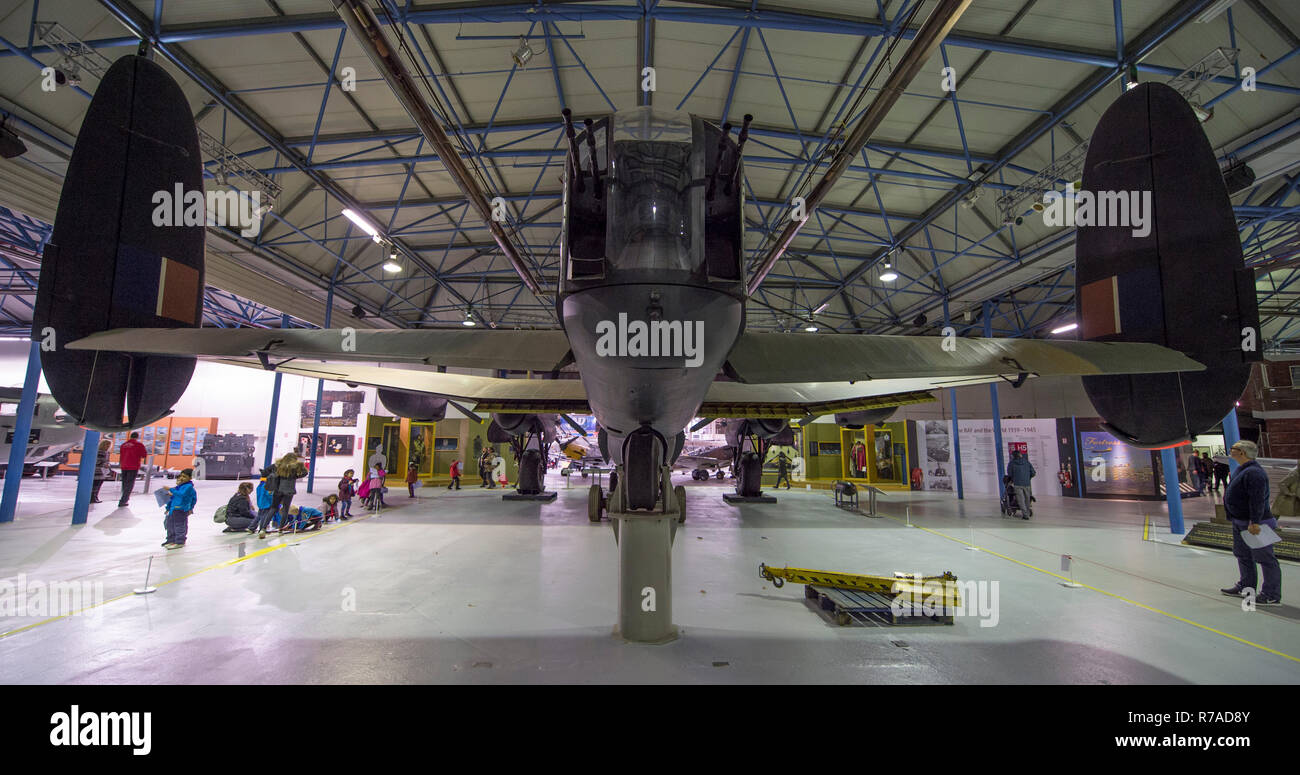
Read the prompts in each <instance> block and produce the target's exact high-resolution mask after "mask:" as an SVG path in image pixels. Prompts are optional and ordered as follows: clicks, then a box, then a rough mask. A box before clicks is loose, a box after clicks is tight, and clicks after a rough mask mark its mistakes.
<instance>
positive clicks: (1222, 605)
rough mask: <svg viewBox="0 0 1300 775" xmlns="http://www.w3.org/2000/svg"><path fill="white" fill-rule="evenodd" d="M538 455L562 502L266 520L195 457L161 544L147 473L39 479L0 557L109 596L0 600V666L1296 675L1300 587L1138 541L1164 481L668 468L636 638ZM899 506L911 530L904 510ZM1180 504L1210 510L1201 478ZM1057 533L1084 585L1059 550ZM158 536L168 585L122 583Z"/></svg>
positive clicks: (759, 675) (114, 676)
mask: <svg viewBox="0 0 1300 775" xmlns="http://www.w3.org/2000/svg"><path fill="white" fill-rule="evenodd" d="M552 479H553V482H552V486H553V487H554V488H557V489H559V492H560V497H559V499H558V500H557V501H556V502H555V503H552V504H532V503H505V502H502V501H501V499H500V495H501V491H500V490H492V491H485V490H480V489H478V488H477V487H468V488H466V489H465V490H462V491H460V492H457V493H452V492H448V491H447V490H445V489H441V488H437V489H424V490H417V492H418V493H419V495H420V497H419V498H418V499H416V500H414V501H411V500H408V499H407V497H406V495H405V492H399V489H398V488H397V487H394V488H392V492H391V493H390V495H391V497H390V499H389V500H390V505H391V506H393V508H391V509H390V510H388V511H386V512H384V513H383V514H382V515H381V516H372V517H369V518H367V519H360V520H354V521H352V522H348V523H343V524H342V525H340V526H338V527H337V528H327V530H325V531H323V532H321V533H319V534H308V535H306V536H299V537H297V538H296V539H294V538H291V537H288V536H286V537H283V538H281V537H276V538H271V539H268V540H265V541H259V540H257V539H256V538H250V537H247V536H245V535H243V534H240V535H225V534H222V533H221V532H220V530H219V526H214V524H213V523H212V522H211V517H210V516H209V515H210V514H211V513H212V511H213V510H214V509H215V508H216V507H217V506H218V505H221V504H223V503H225V501H226V499H227V498H228V497H229V495H230V493H232V492H233V486H232V485H231V483H229V482H201V483H199V504H200V506H199V508H198V510H197V511H196V514H195V516H194V517H193V518H192V519H191V524H190V541H189V544H188V545H187V546H186V547H185V548H184V549H181V550H178V551H173V552H165V551H163V550H162V549H160V548H159V543H160V542H161V541H162V539H163V531H162V526H161V514H160V512H159V510H158V509H156V508H154V506H153V502H152V498H151V497H149V496H144V495H140V494H137V495H136V496H135V499H134V500H133V503H132V506H131V507H130V508H128V509H122V510H116V508H115V507H116V496H117V485H116V483H112V482H110V483H107V484H106V485H105V488H104V493H105V495H104V499H105V502H104V503H103V504H99V505H96V506H95V507H94V509H93V510H92V512H91V515H90V520H89V524H87V525H84V526H81V527H70V526H69V524H68V523H69V521H70V507H71V499H72V490H73V484H74V483H73V482H72V481H71V480H54V481H50V482H43V481H39V480H27V481H25V482H24V483H23V490H22V496H21V499H20V504H19V509H18V512H19V514H18V519H17V521H15V522H14V523H12V524H9V525H4V526H0V576H3V579H0V581H3V580H4V579H7V580H8V581H10V582H13V583H15V584H16V583H17V582H18V579H17V578H16V577H17V576H18V575H19V574H25V576H24V577H23V580H24V582H25V583H26V584H27V585H28V586H29V587H30V586H31V585H32V584H33V583H46V584H48V583H51V582H56V581H70V580H77V581H83V582H90V583H92V584H102V587H101V589H102V592H103V599H104V601H105V602H104V603H103V604H102V605H99V606H97V607H95V608H92V609H90V610H89V611H85V612H83V613H81V614H78V615H75V616H69V617H66V618H61V619H55V620H50V619H49V617H43V616H28V617H20V616H6V617H0V633H2V634H0V681H3V682H5V683H266V682H273V683H274V682H280V683H409V682H473V683H532V682H563V683H573V682H577V683H588V682H590V683H605V682H618V683H627V682H638V683H640V682H644V683H655V682H719V683H742V682H743V683H788V682H816V683H876V682H879V683H886V682H887V683H1109V684H1128V683H1143V684H1147V683H1225V682H1231V683H1239V682H1247V683H1253V682H1258V683H1300V608H1297V607H1296V606H1295V605H1284V606H1282V607H1280V608H1272V609H1261V610H1258V611H1254V612H1245V611H1242V610H1241V606H1240V604H1239V603H1238V602H1236V601H1234V600H1230V599H1228V598H1225V597H1222V596H1221V595H1219V594H1218V591H1217V590H1218V588H1219V587H1220V586H1226V585H1228V584H1231V583H1232V582H1234V581H1235V580H1236V566H1235V563H1234V560H1233V558H1232V557H1231V556H1229V555H1227V554H1224V553H1221V552H1216V551H1212V550H1203V549H1194V548H1190V547H1185V546H1179V545H1176V544H1175V543H1173V542H1170V541H1156V540H1151V541H1144V540H1143V523H1144V516H1143V515H1144V514H1150V515H1152V518H1153V519H1154V520H1155V521H1156V522H1157V523H1166V518H1165V517H1164V516H1163V511H1164V505H1163V504H1162V503H1138V502H1117V501H1112V502H1105V501H1082V500H1077V499H1065V498H1057V497H1051V496H1046V495H1043V496H1040V497H1039V503H1038V504H1037V509H1036V512H1035V518H1034V520H1033V521H1032V522H1021V521H1018V520H1015V521H1013V520H1004V519H1002V518H1000V517H999V515H998V509H997V502H996V500H994V499H993V498H988V497H972V498H970V499H968V500H967V501H965V502H964V503H963V502H958V501H957V500H956V499H955V498H954V497H953V496H951V495H949V494H940V493H917V494H906V493H904V494H899V495H894V496H891V497H890V498H889V499H888V500H887V501H886V504H885V506H884V508H883V510H884V511H885V512H886V513H887V514H889V515H891V516H890V517H886V518H876V519H870V518H865V517H863V516H860V515H855V514H852V513H849V512H845V511H841V510H838V509H836V508H835V507H834V506H833V505H832V502H831V497H830V495H829V494H827V493H825V492H808V491H797V490H796V491H791V492H785V491H782V492H781V493H780V494H779V498H780V502H779V503H778V504H775V505H753V506H740V507H734V506H728V505H726V504H724V503H723V502H722V500H721V497H720V496H721V494H722V493H723V492H724V491H725V490H726V489H727V488H728V487H729V486H730V482H714V481H711V482H708V483H697V482H692V481H691V480H690V478H689V477H682V478H681V481H682V483H684V484H686V486H687V492H688V524H687V525H685V526H684V527H683V529H682V530H681V531H679V532H678V535H677V542H676V546H675V548H674V550H673V563H674V568H673V574H674V582H675V584H674V587H675V588H674V590H673V607H674V619H675V621H676V622H677V623H678V625H679V626H680V627H681V630H682V637H681V638H680V639H679V640H677V641H676V642H674V643H671V644H668V645H664V646H640V645H628V644H625V643H623V642H622V641H621V640H619V639H616V638H615V637H612V635H611V630H612V625H613V623H614V621H615V618H616V614H617V610H616V608H617V602H616V590H617V569H616V559H617V556H616V548H615V544H614V540H613V536H612V534H611V530H610V527H609V523H608V522H605V523H603V524H601V525H599V526H597V525H592V524H590V523H589V522H588V521H587V516H586V503H587V492H586V489H585V488H580V487H578V486H575V487H574V488H573V489H571V490H565V489H563V487H564V480H563V478H561V477H558V476H553V477H552ZM579 481H580V482H581V483H582V484H586V483H587V482H586V481H584V480H579ZM333 484H334V483H333V481H328V480H327V481H324V482H323V483H322V488H320V491H321V492H322V493H326V492H329V491H330V489H332V487H333ZM314 500H315V499H314V498H312V496H309V495H305V494H300V495H299V496H298V502H299V503H310V502H313V501H314ZM908 507H910V509H911V521H912V523H913V524H914V525H916V526H918V528H919V529H917V528H909V527H907V526H906V525H905V524H904V523H905V521H906V519H907V517H906V509H907V508H908ZM1186 511H1187V513H1188V515H1189V517H1191V518H1208V516H1209V514H1210V511H1211V503H1210V502H1209V500H1208V499H1193V500H1189V501H1188V502H1187V504H1186ZM1166 524H1167V523H1166ZM1160 529H1161V528H1159V527H1157V528H1155V531H1156V532H1157V533H1159V530H1160ZM1163 530H1164V533H1165V534H1167V532H1168V528H1167V526H1166V527H1164V528H1163ZM972 541H973V543H974V544H975V545H977V546H979V547H981V549H982V551H969V550H968V549H967V543H968V542H972ZM1063 553H1068V554H1071V555H1073V557H1074V569H1075V572H1074V576H1075V579H1076V580H1077V581H1078V582H1080V583H1082V584H1084V585H1086V586H1084V587H1082V588H1073V589H1071V588H1067V587H1064V586H1062V585H1061V583H1060V581H1061V579H1060V578H1059V577H1058V576H1057V575H1053V574H1054V573H1056V572H1058V571H1059V568H1060V555H1061V554H1063ZM150 556H152V557H153V558H154V559H153V583H156V584H158V585H159V586H158V591H157V592H156V593H154V594H152V595H144V596H135V595H132V594H130V592H131V590H132V589H133V588H135V587H139V586H141V584H142V583H143V582H144V576H145V569H146V562H147V560H148V558H149V557H150ZM759 563H767V564H769V565H775V566H783V565H786V564H788V565H791V566H799V567H809V568H821V569H832V570H843V571H857V572H867V573H884V574H889V573H892V572H894V571H921V572H923V573H926V574H933V573H940V572H942V571H945V570H951V571H953V572H955V573H956V574H957V576H958V577H959V578H961V579H974V580H981V581H986V582H991V581H997V582H998V585H999V592H1000V596H999V598H998V600H999V612H998V613H999V621H998V623H997V625H996V626H993V627H981V626H980V624H979V620H978V619H975V618H958V619H957V620H956V623H955V624H954V625H952V626H907V627H885V626H877V625H868V626H853V627H838V626H836V625H834V624H833V623H831V622H829V621H828V620H826V619H825V618H823V616H822V615H820V614H819V613H817V612H815V611H813V610H812V609H811V608H809V607H808V606H807V605H806V604H805V603H804V601H803V591H802V587H801V586H799V585H786V586H785V587H784V588H783V589H775V588H773V586H772V584H771V583H769V582H765V581H763V580H762V579H760V578H759V576H758V566H759ZM1283 596H1284V598H1287V597H1288V596H1289V597H1290V599H1291V600H1294V601H1297V602H1300V571H1298V569H1297V566H1296V565H1295V564H1290V563H1283Z"/></svg>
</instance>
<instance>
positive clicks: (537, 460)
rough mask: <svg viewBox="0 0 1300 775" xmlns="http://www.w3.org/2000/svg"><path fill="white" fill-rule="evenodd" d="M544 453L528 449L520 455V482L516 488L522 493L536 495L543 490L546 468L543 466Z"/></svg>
mask: <svg viewBox="0 0 1300 775" xmlns="http://www.w3.org/2000/svg"><path fill="white" fill-rule="evenodd" d="M543 465H544V463H543V461H542V453H540V452H538V451H537V450H535V449H526V450H524V453H523V454H522V455H520V456H519V483H518V484H517V485H516V486H515V489H516V490H517V491H518V492H519V493H520V494H521V495H536V494H537V493H539V492H541V491H542V482H543V480H544V479H543V478H544V477H545V475H546V469H545V468H543V467H542V466H543Z"/></svg>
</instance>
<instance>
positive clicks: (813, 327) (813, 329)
mask: <svg viewBox="0 0 1300 775" xmlns="http://www.w3.org/2000/svg"><path fill="white" fill-rule="evenodd" d="M803 330H805V331H807V332H808V333H810V334H815V333H817V324H816V323H814V322H812V321H808V325H806V326H804V327H803Z"/></svg>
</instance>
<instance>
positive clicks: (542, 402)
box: [68, 329, 1204, 418]
mask: <svg viewBox="0 0 1300 775" xmlns="http://www.w3.org/2000/svg"><path fill="white" fill-rule="evenodd" d="M351 335H354V336H355V340H353V341H348V339H347V337H348V336H351ZM945 344H946V345H947V347H945ZM68 347H69V348H70V349H87V350H116V351H124V352H139V353H153V354H160V355H189V356H199V357H205V358H208V359H210V360H215V361H217V362H223V363H231V364H235V365H239V366H250V367H254V368H267V367H273V368H275V369H276V370H278V371H281V372H285V373H289V374H298V375H301V376H304V377H310V378H315V379H326V380H331V381H335V382H342V383H345V384H360V385H373V386H376V387H388V388H397V389H401V390H410V391H415V392H423V393H431V394H434V395H439V396H446V397H448V398H452V399H459V400H461V401H463V402H465V403H471V402H472V403H473V404H474V410H475V411H477V412H505V413H521V412H535V413H551V414H554V413H588V412H590V411H591V409H590V406H589V404H588V403H587V394H586V390H585V387H584V386H583V384H582V382H581V381H580V380H575V379H554V380H549V379H545V380H538V379H528V380H524V379H498V378H494V377H477V376H470V375H464V374H446V373H439V372H434V371H426V370H420V369H403V368H380V367H377V366H373V365H366V364H359V363H350V362H348V361H358V360H360V361H372V362H373V361H394V362H406V363H412V364H418V363H423V364H438V365H444V366H458V367H467V368H514V369H520V368H523V369H533V370H536V371H544V372H546V371H551V370H553V369H555V368H556V367H557V366H559V365H561V364H562V363H563V362H565V361H566V360H567V358H568V355H569V344H568V340H567V339H566V338H565V335H564V332H562V331H559V330H544V331H493V330H490V329H489V330H475V331H455V330H445V329H439V330H427V331H363V330H356V331H349V330H348V329H326V330H308V329H115V330H112V331H105V332H103V333H99V334H94V335H92V336H89V337H86V338H84V339H80V340H78V341H76V342H72V343H70V344H69V345H68ZM254 357H256V358H257V360H256V361H254V360H252V358H254ZM320 359H328V360H329V362H327V363H322V362H320ZM728 369H729V371H730V373H731V374H732V375H733V376H735V377H738V378H739V379H741V380H743V381H741V382H714V383H713V384H712V385H710V387H709V391H708V393H707V394H706V396H705V398H704V402H703V404H702V405H701V406H700V408H699V410H698V411H697V412H696V414H697V415H698V416H701V417H755V418H794V417H808V416H813V415H821V414H830V413H834V412H855V411H864V410H869V409H878V408H883V407H888V406H900V405H904V404H913V403H922V402H927V401H933V400H935V399H934V397H933V396H932V395H930V393H929V391H931V390H934V389H938V388H945V387H960V386H963V385H975V384H982V383H987V382H996V381H997V380H999V379H1007V380H1014V379H1016V378H1018V377H1019V376H1020V375H1022V374H1024V375H1030V376H1049V375H1051V376H1056V375H1089V374H1140V373H1152V372H1169V371H1199V370H1201V369H1204V366H1202V365H1201V364H1199V363H1197V362H1196V361H1194V360H1192V359H1190V358H1188V357H1187V356H1185V355H1182V354H1181V353H1178V352H1175V351H1173V350H1169V349H1167V348H1164V347H1159V346H1157V345H1150V344H1133V343H1105V342H1079V341H1068V340H1063V341H1055V340H1052V341H1047V340H1034V339H974V338H960V337H955V338H953V339H951V340H948V341H947V342H946V343H945V339H944V338H943V337H920V336H871V335H858V336H852V335H836V334H830V335H819V334H777V333H746V334H742V335H741V337H740V340H739V341H738V343H737V344H736V347H735V348H734V349H733V350H732V352H731V355H730V357H729V359H728ZM792 376H793V377H797V378H799V379H800V380H804V381H800V382H789V381H787V380H789V379H790V378H791V377H792ZM849 380H853V381H852V382H850V381H849Z"/></svg>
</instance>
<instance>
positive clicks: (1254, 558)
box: [1219, 441, 1282, 605]
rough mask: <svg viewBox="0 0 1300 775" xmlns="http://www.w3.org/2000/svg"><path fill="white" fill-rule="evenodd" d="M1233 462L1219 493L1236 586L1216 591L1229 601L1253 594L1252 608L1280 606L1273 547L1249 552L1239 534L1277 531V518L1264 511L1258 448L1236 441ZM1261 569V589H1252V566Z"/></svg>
mask: <svg viewBox="0 0 1300 775" xmlns="http://www.w3.org/2000/svg"><path fill="white" fill-rule="evenodd" d="M1228 455H1229V456H1231V457H1232V459H1233V460H1235V461H1237V472H1236V473H1235V474H1233V475H1232V478H1231V479H1230V480H1228V489H1227V490H1226V491H1225V492H1224V493H1223V509H1224V511H1227V512H1228V518H1229V519H1231V520H1232V554H1233V556H1234V557H1236V558H1237V570H1238V571H1239V573H1240V577H1239V579H1238V580H1237V583H1236V585H1234V586H1231V587H1227V588H1225V589H1221V590H1219V591H1220V592H1222V593H1223V594H1225V595H1228V596H1229V597H1240V596H1241V594H1242V593H1243V592H1244V591H1245V590H1246V589H1252V590H1257V591H1258V595H1257V596H1256V598H1255V604H1256V605H1281V604H1282V569H1281V568H1280V567H1279V566H1278V564H1277V557H1275V556H1274V555H1273V545H1272V544H1270V545H1268V546H1265V547H1263V548H1260V549H1252V548H1250V547H1249V546H1247V545H1246V542H1245V541H1244V540H1243V539H1242V537H1241V533H1242V531H1246V532H1249V533H1250V534H1251V535H1259V532H1260V525H1268V526H1269V527H1270V528H1272V529H1273V530H1274V531H1276V530H1277V518H1276V517H1274V516H1273V514H1272V513H1271V512H1270V511H1269V509H1268V500H1269V499H1268V473H1267V472H1265V471H1264V469H1263V468H1260V466H1259V463H1257V462H1256V461H1255V458H1257V457H1259V447H1258V446H1256V445H1255V442H1253V441H1239V442H1237V443H1236V444H1233V445H1232V449H1230V450H1228ZM1256 563H1258V564H1259V566H1260V567H1261V568H1263V569H1264V587H1263V589H1260V588H1259V587H1257V586H1256V583H1257V582H1258V576H1257V575H1256V572H1255V565H1256Z"/></svg>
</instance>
